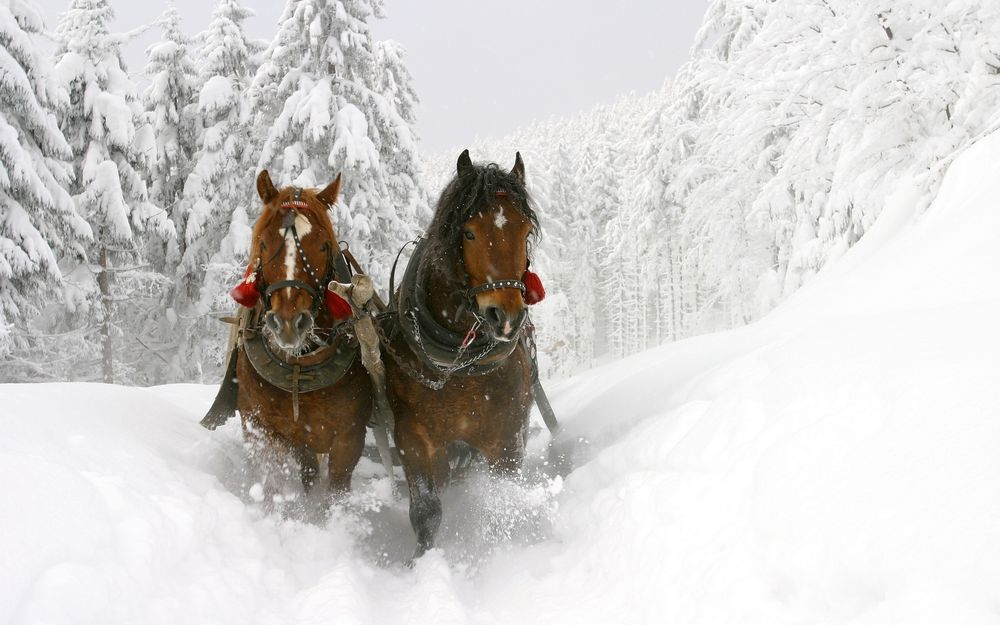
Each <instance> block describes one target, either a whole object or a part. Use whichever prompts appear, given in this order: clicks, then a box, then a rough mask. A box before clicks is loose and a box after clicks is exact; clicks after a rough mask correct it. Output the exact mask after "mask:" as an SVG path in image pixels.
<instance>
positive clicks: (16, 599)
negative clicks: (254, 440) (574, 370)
mask: <svg viewBox="0 0 1000 625" xmlns="http://www.w3.org/2000/svg"><path fill="white" fill-rule="evenodd" d="M998 167H1000V134H994V135H992V136H990V137H988V138H987V139H986V140H983V141H982V142H980V143H979V144H977V145H976V146H974V147H973V148H971V149H970V150H968V151H967V152H966V153H965V154H963V155H962V156H961V157H960V158H959V159H958V160H957V161H956V163H955V164H954V166H953V167H952V170H951V171H950V172H949V174H948V176H947V178H946V181H945V184H944V186H943V188H942V190H941V192H940V194H939V197H938V198H937V200H936V201H935V202H934V204H933V205H932V206H931V207H930V208H929V209H928V210H927V212H926V213H925V214H923V215H922V216H919V217H917V216H915V215H913V214H912V208H911V207H912V206H913V204H914V202H913V198H912V197H910V194H909V192H908V189H909V186H908V185H907V184H906V182H905V181H901V182H900V191H899V193H898V195H897V196H896V197H895V198H894V200H893V202H892V203H891V205H890V206H887V207H886V210H885V211H884V213H883V215H882V217H881V218H880V220H879V222H878V223H877V224H876V227H875V228H874V229H873V230H872V231H871V232H870V233H868V235H866V238H865V239H864V240H863V241H862V242H861V243H860V244H859V245H858V246H857V247H855V248H854V249H852V250H851V251H850V252H849V253H848V254H847V255H846V256H845V257H844V258H843V259H842V260H841V261H840V262H839V263H837V264H836V265H834V266H831V267H830V268H829V270H827V271H825V272H824V273H823V274H821V275H820V276H819V277H818V278H817V279H816V280H814V281H813V282H812V283H811V284H810V285H808V286H807V287H806V288H804V289H803V290H802V291H800V292H799V293H798V294H797V295H796V296H795V297H794V298H793V299H792V300H791V301H789V302H787V303H786V304H785V305H783V306H782V307H781V308H779V309H778V310H777V311H775V312H774V313H773V314H771V315H770V316H768V317H767V318H766V319H765V320H764V321H762V322H761V323H758V324H755V325H753V326H750V327H747V328H743V329H741V330H737V331H733V332H727V333H722V334H717V335H711V336H706V337H701V338H698V339H694V340H688V341H684V342H682V343H678V344H674V345H669V346H666V347H663V348H660V349H657V350H653V351H650V352H647V353H644V354H641V355H639V356H636V357H633V358H630V359H627V360H624V361H621V362H617V363H613V364H611V365H608V366H606V367H603V368H600V369H596V370H593V371H591V372H588V373H587V374H585V375H581V376H578V377H576V378H574V379H571V380H566V381H563V382H562V383H556V384H551V385H550V386H551V394H552V398H553V402H554V405H555V408H556V410H557V412H558V414H559V415H560V416H561V418H562V419H563V421H564V422H565V423H566V426H567V432H566V437H565V438H566V443H565V444H566V445H567V448H569V449H571V451H572V456H573V458H574V460H575V463H576V465H575V466H576V468H575V470H573V471H572V472H571V473H570V474H569V475H568V476H567V477H566V479H565V480H561V479H558V478H557V479H548V478H545V477H543V476H542V474H541V473H539V472H538V471H535V470H534V469H535V468H537V466H538V465H539V463H540V459H538V458H534V459H533V460H532V462H531V467H530V468H531V469H532V470H531V471H530V474H531V475H530V476H529V477H527V478H526V479H525V482H524V483H523V484H504V483H497V482H495V481H493V480H492V479H490V478H488V477H486V476H482V475H474V476H472V477H470V478H469V479H468V480H467V481H465V482H463V483H461V484H459V485H456V487H455V488H454V489H453V490H452V491H451V492H449V493H448V495H447V497H446V498H445V507H446V513H445V514H446V528H445V532H444V536H443V540H442V549H441V550H438V551H434V552H431V553H429V554H428V555H426V556H425V557H424V558H422V559H421V560H420V561H418V563H417V564H416V566H415V567H414V568H413V569H407V568H406V567H404V566H402V564H401V562H402V560H403V559H404V558H405V556H406V555H407V553H408V552H409V550H410V549H411V548H412V541H413V539H412V536H411V534H410V530H409V527H408V523H407V521H406V512H405V502H398V503H389V502H388V501H387V492H388V489H387V486H388V481H387V480H386V479H385V478H384V477H379V474H378V470H377V468H376V467H374V465H372V464H371V463H367V462H365V463H364V464H363V465H362V466H361V467H360V469H359V471H358V474H357V475H356V478H355V492H356V495H355V497H354V498H353V500H352V501H351V502H350V503H349V504H347V505H345V506H341V507H337V508H335V509H334V511H333V513H332V516H331V517H329V518H322V516H321V514H320V513H321V511H322V510H323V503H322V501H320V499H321V498H319V497H309V498H304V497H301V496H300V497H298V499H296V500H295V501H293V502H292V504H291V505H288V506H286V510H285V512H286V513H285V515H284V516H281V515H279V514H277V513H271V514H267V513H265V512H264V511H263V510H262V508H261V506H260V505H258V504H256V503H254V502H253V501H251V499H250V498H249V497H247V496H246V495H245V492H246V489H247V486H248V484H249V483H250V482H252V481H253V479H254V473H253V470H252V468H247V466H246V462H245V460H246V459H245V454H244V451H243V449H242V446H241V443H240V436H239V429H238V427H237V426H236V424H235V423H231V424H230V425H229V426H227V427H226V428H224V429H222V430H220V431H217V432H213V433H210V432H206V431H204V430H202V429H201V428H200V427H199V426H198V425H197V420H198V419H199V418H200V416H201V414H202V413H203V411H204V409H205V407H206V406H207V405H208V403H209V402H210V400H211V398H212V396H213V394H214V389H213V388H211V387H199V386H170V387H159V388H152V389H134V388H117V387H107V386H101V385H69V384H64V385H58V384H57V385H44V386H22V385H7V386H3V387H0V405H2V406H3V407H4V408H3V410H2V414H0V431H2V432H3V434H2V436H0V467H2V473H3V475H4V476H5V479H4V484H5V488H4V497H3V499H2V501H0V622H2V623H32V624H36V623H59V624H61V625H66V624H71V623H100V624H102V625H110V624H116V623H143V624H146V625H149V624H155V623H240V624H246V623H261V624H268V625H273V624H276V623H338V624H343V623H364V624H371V623H435V624H445V623H602V624H606V623H684V624H692V623H768V624H774V623H859V624H860V623H906V624H915V623H996V622H998V621H1000V451H998V450H1000V384H998V380H1000V355H998V347H1000V328H998V325H1000V323H998V320H1000V280H997V278H996V275H995V272H996V268H997V267H1000V245H997V237H998V236H1000V235H998V233H1000V210H998V206H997V201H998V199H997V198H1000V176H997V175H996V172H997V170H998ZM581 439H583V440H581ZM544 442H545V435H544V434H542V435H540V436H539V438H538V439H537V440H536V443H535V445H534V448H535V450H536V452H538V451H540V448H541V446H542V443H544Z"/></svg>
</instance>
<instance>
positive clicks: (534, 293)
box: [521, 271, 545, 306]
mask: <svg viewBox="0 0 1000 625" xmlns="http://www.w3.org/2000/svg"><path fill="white" fill-rule="evenodd" d="M521 281H522V282H524V301H525V302H526V303H527V304H528V305H529V306H531V305H532V304H537V303H538V302H540V301H542V300H543V299H545V287H544V286H542V279H541V278H539V277H538V274H537V273H535V272H534V271H525V272H524V279H523V280H521Z"/></svg>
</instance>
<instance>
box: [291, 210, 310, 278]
mask: <svg viewBox="0 0 1000 625" xmlns="http://www.w3.org/2000/svg"><path fill="white" fill-rule="evenodd" d="M295 232H296V233H297V234H298V235H299V241H301V240H302V239H305V238H306V235H307V234H309V233H310V232H312V223H311V222H310V221H309V218H308V217H306V216H305V215H303V214H302V213H298V212H296V214H295ZM297 260H298V250H297V249H296V247H295V237H293V236H292V231H291V230H290V229H289V230H285V279H286V280H294V279H295V265H296V264H298V263H297ZM291 296H292V288H291V287H288V291H287V293H286V297H291Z"/></svg>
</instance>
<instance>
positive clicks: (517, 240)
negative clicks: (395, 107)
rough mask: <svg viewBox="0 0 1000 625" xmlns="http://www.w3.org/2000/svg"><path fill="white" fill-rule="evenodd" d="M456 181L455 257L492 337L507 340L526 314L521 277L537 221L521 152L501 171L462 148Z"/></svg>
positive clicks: (480, 316) (526, 267) (468, 294)
mask: <svg viewBox="0 0 1000 625" xmlns="http://www.w3.org/2000/svg"><path fill="white" fill-rule="evenodd" d="M456 183H457V185H458V190H459V192H458V193H457V194H456V195H457V197H456V199H457V200H458V201H459V202H460V203H461V205H460V206H459V210H460V213H459V214H460V217H459V218H458V219H456V220H455V223H456V225H457V232H456V235H457V236H458V237H459V241H460V245H461V253H460V257H459V259H458V260H459V269H460V271H462V272H464V278H465V286H466V294H467V297H468V300H469V302H468V303H469V305H470V306H471V307H473V308H474V309H475V310H474V312H475V313H476V316H477V317H479V318H480V321H481V322H482V325H483V327H484V328H485V329H486V331H487V332H488V333H489V334H490V335H491V336H492V337H493V338H494V339H496V340H500V341H509V340H512V339H514V338H515V337H516V336H517V333H518V332H519V331H520V329H521V326H522V325H523V322H524V319H525V316H526V315H527V302H526V301H525V297H526V296H525V287H524V282H523V281H524V279H525V275H526V273H527V271H528V265H529V260H528V244H529V241H530V239H531V237H532V236H533V234H534V233H535V232H536V229H537V226H538V222H537V218H536V216H535V212H534V210H533V209H532V208H531V206H530V204H529V202H528V195H527V192H526V191H525V187H524V162H523V161H522V160H521V154H520V153H518V154H517V155H516V157H515V160H514V167H513V168H512V169H511V170H510V172H503V171H502V170H500V169H499V168H498V167H497V166H496V165H492V164H491V165H486V166H476V165H473V164H472V160H471V159H470V158H469V151H468V150H465V151H464V152H462V154H461V156H459V158H458V176H457V178H456ZM466 187H467V188H466ZM463 190H464V192H463Z"/></svg>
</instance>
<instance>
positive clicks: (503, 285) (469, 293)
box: [465, 280, 525, 300]
mask: <svg viewBox="0 0 1000 625" xmlns="http://www.w3.org/2000/svg"><path fill="white" fill-rule="evenodd" d="M499 289H517V290H519V291H521V292H522V293H524V290H525V287H524V283H523V282H521V281H520V280H497V281H495V282H487V283H485V284H480V285H479V286H474V287H472V288H471V289H468V290H466V292H465V296H466V297H467V298H468V299H470V300H471V299H472V298H474V297H475V296H477V295H479V294H480V293H485V292H486V291H497V290H499Z"/></svg>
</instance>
